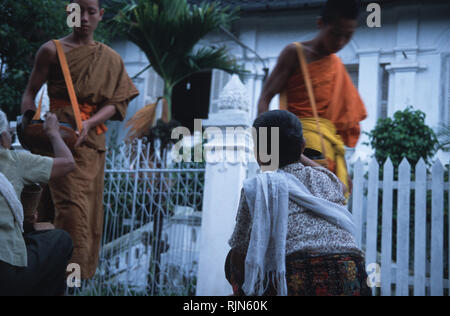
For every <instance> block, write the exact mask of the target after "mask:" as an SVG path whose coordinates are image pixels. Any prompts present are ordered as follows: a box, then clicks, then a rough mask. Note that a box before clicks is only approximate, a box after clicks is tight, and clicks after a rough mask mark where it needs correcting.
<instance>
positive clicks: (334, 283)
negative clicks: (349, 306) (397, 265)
mask: <svg viewBox="0 0 450 316" xmlns="http://www.w3.org/2000/svg"><path fill="white" fill-rule="evenodd" d="M227 265H228V267H227ZM229 265H230V261H229V258H227V263H226V265H225V270H226V274H227V279H228V281H229V282H230V284H231V285H232V287H233V292H234V295H237V296H241V295H245V294H244V292H243V291H242V289H241V286H242V284H243V281H244V280H243V279H242V277H240V278H239V277H237V275H239V276H243V271H241V272H240V273H237V274H235V273H233V270H235V269H236V268H235V269H233V267H230V266H229ZM286 282H287V287H288V295H289V296H372V291H371V289H370V288H369V287H368V285H367V273H366V270H365V261H364V258H363V257H362V256H360V255H357V254H334V255H318V256H305V254H302V253H294V254H292V255H289V256H287V257H286ZM264 295H265V296H273V295H276V292H275V290H274V289H273V287H271V286H269V288H268V290H267V291H266V293H265V294H264Z"/></svg>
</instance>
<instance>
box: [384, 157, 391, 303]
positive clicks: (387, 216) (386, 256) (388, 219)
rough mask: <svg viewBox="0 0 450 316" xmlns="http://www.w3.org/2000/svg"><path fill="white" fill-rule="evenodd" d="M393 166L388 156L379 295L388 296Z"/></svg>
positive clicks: (389, 285)
mask: <svg viewBox="0 0 450 316" xmlns="http://www.w3.org/2000/svg"><path fill="white" fill-rule="evenodd" d="M393 180H394V167H393V165H392V161H391V159H390V158H388V159H387V160H386V163H385V164H384V170H383V215H382V216H383V219H382V220H383V223H382V231H381V234H382V237H381V238H382V239H381V295H382V296H390V295H391V287H392V204H393V202H394V201H393V192H392V188H393Z"/></svg>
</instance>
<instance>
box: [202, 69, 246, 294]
mask: <svg viewBox="0 0 450 316" xmlns="http://www.w3.org/2000/svg"><path fill="white" fill-rule="evenodd" d="M248 109H249V102H248V97H247V96H246V88H245V87H244V85H243V84H242V83H241V82H240V80H239V78H238V77H237V76H234V77H233V78H232V79H231V80H230V82H229V83H228V84H227V86H226V87H225V88H224V91H223V92H222V94H221V97H220V100H219V111H218V113H215V114H211V115H210V118H209V119H208V120H205V121H204V122H203V126H204V127H206V130H205V134H206V136H207V137H208V142H207V144H206V145H205V152H206V155H205V160H206V171H205V172H206V173H205V190H204V196H203V214H202V226H201V241H200V256H199V271H198V279H197V295H198V296H227V295H230V294H232V292H233V291H232V288H231V286H230V285H229V283H228V281H227V280H226V278H225V271H224V264H225V259H226V256H227V254H228V252H229V250H230V247H229V245H228V240H229V238H230V237H231V234H232V232H233V229H234V226H235V222H236V214H237V208H238V204H239V197H240V191H241V188H242V185H243V181H244V179H245V178H246V176H247V165H248V164H247V162H246V158H245V159H242V158H243V157H247V158H248V157H250V156H249V154H250V155H251V157H253V156H252V155H253V148H252V141H251V133H248V129H247V128H248V126H249V125H250V120H249V111H248ZM239 127H240V128H241V130H233V131H231V130H230V128H239ZM227 129H228V131H227ZM225 132H227V135H226V136H225ZM217 149H221V150H223V152H222V155H219V154H220V151H219V152H218V151H217ZM214 150H215V152H213V151H214ZM212 156H215V158H217V157H218V156H221V159H218V160H215V161H212V160H211V157H212ZM231 157H234V159H233V158H231ZM239 157H241V158H240V159H239Z"/></svg>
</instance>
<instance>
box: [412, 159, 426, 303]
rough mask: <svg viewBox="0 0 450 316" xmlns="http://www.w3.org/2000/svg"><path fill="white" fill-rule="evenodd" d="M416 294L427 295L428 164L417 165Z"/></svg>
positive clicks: (421, 162) (415, 216) (415, 224)
mask: <svg viewBox="0 0 450 316" xmlns="http://www.w3.org/2000/svg"><path fill="white" fill-rule="evenodd" d="M414 222H415V223H414V235H415V236H414V296H425V294H426V291H425V287H426V260H427V233H426V232H427V166H426V164H425V161H424V160H423V159H422V158H421V159H420V160H419V162H418V163H417V165H416V186H415V215H414Z"/></svg>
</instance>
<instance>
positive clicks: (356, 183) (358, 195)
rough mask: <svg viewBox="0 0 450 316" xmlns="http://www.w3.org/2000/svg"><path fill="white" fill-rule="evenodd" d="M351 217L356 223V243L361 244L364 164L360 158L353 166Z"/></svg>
mask: <svg viewBox="0 0 450 316" xmlns="http://www.w3.org/2000/svg"><path fill="white" fill-rule="evenodd" d="M353 170H354V171H353V172H354V174H353V205H352V212H353V219H354V221H355V225H356V243H357V244H358V246H359V247H361V246H362V230H363V222H364V220H363V207H364V205H363V201H364V166H363V163H362V161H361V159H358V160H357V161H356V163H355V166H354V168H353Z"/></svg>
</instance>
